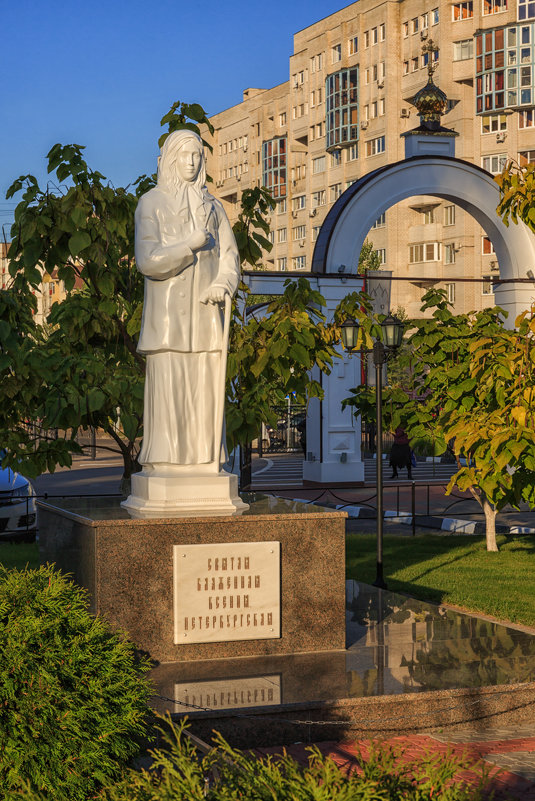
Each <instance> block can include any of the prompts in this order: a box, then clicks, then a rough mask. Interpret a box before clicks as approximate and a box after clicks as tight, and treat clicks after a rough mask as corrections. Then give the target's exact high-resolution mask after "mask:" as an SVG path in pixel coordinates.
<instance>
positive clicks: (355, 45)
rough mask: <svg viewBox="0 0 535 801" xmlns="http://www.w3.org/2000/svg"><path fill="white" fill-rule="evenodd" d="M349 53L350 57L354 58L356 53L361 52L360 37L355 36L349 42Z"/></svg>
mask: <svg viewBox="0 0 535 801" xmlns="http://www.w3.org/2000/svg"><path fill="white" fill-rule="evenodd" d="M348 52H349V55H350V56H354V55H355V53H358V52H359V37H358V36H353V37H352V38H351V39H350V40H349V48H348Z"/></svg>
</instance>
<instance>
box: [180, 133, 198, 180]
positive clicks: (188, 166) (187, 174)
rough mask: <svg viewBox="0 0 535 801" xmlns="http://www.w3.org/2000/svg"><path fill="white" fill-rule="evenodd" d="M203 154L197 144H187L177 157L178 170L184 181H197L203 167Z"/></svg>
mask: <svg viewBox="0 0 535 801" xmlns="http://www.w3.org/2000/svg"><path fill="white" fill-rule="evenodd" d="M201 158H202V155H201V152H200V150H199V148H198V146H197V145H196V144H195V142H186V143H185V145H184V146H183V147H181V148H180V150H179V151H178V155H177V170H178V174H179V175H180V177H181V178H182V180H183V181H189V182H190V183H191V182H192V181H194V180H195V178H196V177H197V175H198V174H199V169H200V167H201Z"/></svg>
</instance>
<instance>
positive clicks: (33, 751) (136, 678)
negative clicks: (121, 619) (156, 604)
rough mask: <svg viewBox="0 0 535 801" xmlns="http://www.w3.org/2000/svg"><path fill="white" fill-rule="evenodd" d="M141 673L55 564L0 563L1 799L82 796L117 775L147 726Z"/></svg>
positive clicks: (143, 663)
mask: <svg viewBox="0 0 535 801" xmlns="http://www.w3.org/2000/svg"><path fill="white" fill-rule="evenodd" d="M148 669H149V663H148V660H147V659H146V658H139V657H138V655H137V654H136V651H135V648H134V646H133V644H132V643H130V642H128V641H127V640H126V639H125V638H124V637H123V636H122V635H120V634H117V633H114V632H112V631H111V629H110V627H109V626H108V625H107V624H106V623H105V622H104V621H102V620H100V619H99V618H96V617H94V616H92V615H91V614H90V613H89V612H88V604H87V593H86V592H85V590H83V589H81V588H80V587H78V586H76V585H75V584H73V583H72V582H71V581H69V580H68V579H67V578H66V577H65V576H63V575H62V574H61V573H59V572H56V571H54V569H53V567H51V566H47V567H41V568H39V569H35V570H30V569H25V570H6V569H5V568H3V567H0V742H1V743H2V750H1V753H0V799H8V798H9V799H11V798H13V797H15V796H18V790H19V789H21V790H22V789H23V788H26V789H28V788H29V790H30V791H31V793H33V792H35V793H36V795H37V796H39V795H40V794H41V792H42V794H43V797H45V798H53V799H54V801H79V800H80V801H81V800H82V799H84V800H85V799H86V798H89V797H91V796H94V794H95V792H97V791H98V789H99V788H100V787H101V786H102V785H104V784H107V783H110V781H114V780H116V779H118V778H119V776H120V774H121V772H122V771H123V770H124V767H125V765H126V764H127V762H128V760H129V759H130V758H131V757H132V756H134V755H135V754H136V753H137V752H139V749H140V742H141V736H142V735H143V734H144V732H145V726H146V717H147V712H148V707H147V703H146V701H147V697H148V692H149V688H148V682H147V680H146V678H145V676H144V674H145V673H146V671H147V670H148ZM28 797H31V795H30V796H28Z"/></svg>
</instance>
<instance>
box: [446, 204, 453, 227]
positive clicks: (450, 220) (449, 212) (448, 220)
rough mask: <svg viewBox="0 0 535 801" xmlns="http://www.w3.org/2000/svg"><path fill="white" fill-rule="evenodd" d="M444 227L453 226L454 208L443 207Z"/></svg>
mask: <svg viewBox="0 0 535 801" xmlns="http://www.w3.org/2000/svg"><path fill="white" fill-rule="evenodd" d="M444 225H455V206H454V205H451V206H444Z"/></svg>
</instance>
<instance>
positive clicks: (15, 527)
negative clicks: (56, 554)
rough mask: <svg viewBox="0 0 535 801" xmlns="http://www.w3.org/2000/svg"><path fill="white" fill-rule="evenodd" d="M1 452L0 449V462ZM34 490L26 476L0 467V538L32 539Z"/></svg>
mask: <svg viewBox="0 0 535 801" xmlns="http://www.w3.org/2000/svg"><path fill="white" fill-rule="evenodd" d="M1 458H2V453H1V451H0V463H1ZM34 496H35V492H34V489H33V487H32V485H31V484H30V482H29V481H28V479H27V478H24V476H21V474H20V473H16V472H15V471H14V470H11V468H9V467H5V468H3V469H2V468H1V467H0V540H9V539H28V540H33V539H34V538H35V534H36V527H37V512H36V508H35V497H34Z"/></svg>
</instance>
